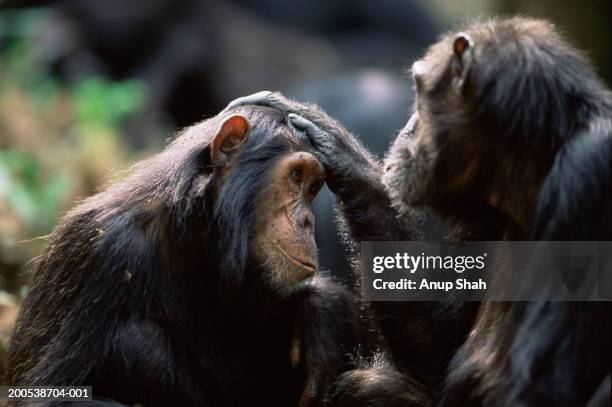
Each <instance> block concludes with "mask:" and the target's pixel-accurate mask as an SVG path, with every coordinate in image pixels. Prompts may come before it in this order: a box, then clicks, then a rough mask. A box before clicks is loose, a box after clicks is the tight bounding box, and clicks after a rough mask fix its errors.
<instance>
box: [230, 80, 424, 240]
mask: <svg viewBox="0 0 612 407" xmlns="http://www.w3.org/2000/svg"><path fill="white" fill-rule="evenodd" d="M249 104H254V105H264V106H270V107H273V108H275V109H278V110H280V111H282V112H284V113H287V114H289V121H290V123H291V124H292V125H293V127H294V128H296V129H297V130H300V131H304V132H305V133H306V135H307V136H308V137H309V139H310V142H311V143H312V145H313V147H314V148H315V151H314V153H315V154H316V156H317V158H318V159H319V160H320V161H321V163H322V164H323V166H324V167H325V170H326V172H327V185H328V186H329V188H330V190H331V191H332V192H333V193H334V194H336V196H337V197H338V204H339V206H340V209H341V213H342V215H343V216H344V218H345V219H344V220H345V223H346V227H347V228H348V232H349V234H350V236H351V237H352V238H353V239H354V240H356V241H362V240H414V239H417V238H418V237H419V233H418V232H417V228H416V226H415V225H414V224H413V222H412V220H411V219H410V218H409V217H406V216H403V217H401V218H399V217H398V212H397V211H396V210H395V209H394V208H393V207H392V206H391V202H390V200H389V196H388V194H387V191H386V190H385V187H384V185H383V183H382V182H381V176H382V166H381V164H380V162H379V161H378V160H377V159H376V158H375V157H374V156H372V154H370V153H369V152H368V150H366V149H365V148H364V147H363V146H362V145H361V143H360V142H359V141H358V140H357V139H356V138H355V136H353V135H352V134H351V133H350V132H349V131H348V130H347V129H346V128H345V127H344V126H342V125H341V124H340V123H338V122H337V121H336V120H334V119H333V118H332V117H330V116H329V115H327V114H326V113H325V112H323V111H322V110H321V109H320V108H319V107H318V106H316V105H314V104H310V103H300V102H297V101H294V100H291V99H289V98H286V97H285V96H283V95H282V94H280V93H278V92H269V91H264V92H259V93H256V94H253V95H250V96H245V97H242V98H239V99H236V100H234V101H233V102H231V103H230V104H229V105H228V107H227V109H232V108H235V107H238V106H242V105H249ZM296 115H297V116H296Z"/></svg>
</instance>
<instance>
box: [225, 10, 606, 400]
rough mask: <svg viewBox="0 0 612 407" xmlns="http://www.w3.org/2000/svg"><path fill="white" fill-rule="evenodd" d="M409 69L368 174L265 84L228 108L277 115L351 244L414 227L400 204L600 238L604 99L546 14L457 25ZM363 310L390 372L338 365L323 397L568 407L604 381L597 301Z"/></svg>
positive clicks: (364, 158)
mask: <svg viewBox="0 0 612 407" xmlns="http://www.w3.org/2000/svg"><path fill="white" fill-rule="evenodd" d="M412 73H413V78H414V83H415V87H416V93H417V97H416V101H415V113H414V114H413V115H412V117H411V119H410V120H409V121H408V123H407V125H406V126H405V127H404V129H403V130H402V131H401V132H400V134H399V136H398V138H397V139H396V141H395V143H394V145H393V146H392V148H391V150H390V153H389V155H388V157H387V159H386V161H385V169H384V174H383V171H382V170H381V168H380V167H379V166H378V164H377V163H376V162H374V161H373V160H372V159H371V157H370V156H369V155H368V154H367V152H365V151H364V150H363V149H362V148H361V147H359V144H358V142H356V141H355V139H354V138H353V137H352V136H351V135H350V134H349V133H348V132H347V131H346V130H344V129H343V128H341V127H340V126H339V125H338V124H337V123H335V122H334V121H333V120H331V119H329V118H327V117H326V116H325V115H324V114H323V113H322V112H320V111H319V110H317V109H316V107H315V106H312V105H303V104H298V103H296V102H293V101H290V100H288V99H286V98H284V97H283V96H282V95H279V94H274V93H270V92H262V93H259V94H255V95H252V96H248V97H245V98H242V99H238V100H237V101H235V102H234V103H233V104H232V105H233V106H236V105H239V104H241V103H247V102H248V103H256V104H264V105H268V106H272V107H275V108H277V109H280V110H282V111H285V112H290V114H289V118H290V120H291V122H292V123H293V124H294V125H295V126H296V127H297V128H301V129H303V130H304V131H305V132H306V134H307V135H308V137H309V138H310V140H311V143H312V144H313V145H314V146H315V148H316V150H317V152H316V155H317V157H318V158H319V160H320V161H321V162H322V163H323V165H324V166H325V167H326V170H327V173H328V184H329V185H330V187H331V188H332V191H333V192H335V193H336V194H337V195H338V200H339V206H340V208H341V211H340V212H341V215H342V216H343V220H344V222H345V223H346V226H347V230H348V233H349V234H350V235H351V236H352V237H353V238H354V239H355V240H402V239H412V238H415V237H417V233H415V232H414V229H413V228H412V227H411V225H410V224H409V221H408V219H410V218H411V217H413V213H414V209H413V208H414V207H425V208H430V209H433V210H434V211H435V212H436V213H437V214H439V215H441V216H443V217H445V218H447V219H449V220H450V221H451V222H452V223H453V225H454V232H453V238H454V239H475V240H502V239H508V240H521V239H533V240H538V239H542V240H559V239H574V240H597V239H601V240H610V239H612V223H611V221H610V219H611V216H612V215H611V214H612V176H611V166H612V96H611V93H610V91H609V90H607V89H606V87H605V86H604V85H603V84H602V83H601V82H600V80H599V79H598V78H597V76H596V75H595V74H594V72H593V71H592V69H591V68H590V67H589V66H588V64H587V63H586V62H585V61H584V58H583V57H582V56H581V54H580V53H579V52H578V51H576V50H575V49H574V48H572V47H571V46H570V45H568V44H567V43H566V42H565V41H564V40H563V39H562V38H561V37H560V36H559V35H558V34H557V33H556V32H555V31H554V29H553V27H552V26H551V25H550V24H549V23H546V22H543V21H537V20H531V19H522V18H512V19H503V20H490V21H482V22H476V23H473V24H471V25H469V26H467V27H466V28H465V29H464V30H463V31H462V32H460V33H458V34H455V33H453V34H450V35H447V36H445V37H444V38H443V39H442V40H441V41H440V42H439V43H437V44H435V45H434V46H432V47H431V49H430V50H429V51H428V53H427V55H426V56H425V58H424V59H423V60H421V61H418V62H416V63H415V64H414V65H413V68H412ZM381 176H382V181H381V178H380V177H381ZM385 189H386V191H387V192H388V195H386V194H385ZM389 203H391V207H390V206H389ZM398 214H399V216H400V218H399V219H396V217H395V216H396V215H398ZM474 307H477V315H476V314H475V312H474V311H475V308H474ZM371 308H372V309H373V311H374V314H375V319H376V320H377V322H378V323H379V325H380V327H381V330H382V333H383V335H384V337H385V339H386V341H387V344H388V349H389V352H390V355H391V360H392V361H393V362H394V364H395V369H396V370H394V369H392V368H391V367H387V368H380V367H373V368H370V369H366V370H357V371H354V372H347V373H345V375H343V377H342V378H341V380H340V382H339V384H338V386H337V389H336V393H335V395H334V399H333V401H334V402H335V405H353V406H354V405H364V406H366V405H367V406H372V405H385V406H389V405H393V406H395V405H428V404H433V403H436V402H437V403H439V404H441V405H458V406H459V405H490V406H498V405H508V406H510V405H584V404H586V403H587V402H588V400H589V398H590V397H591V395H593V394H594V393H595V391H596V390H597V388H598V386H600V383H601V386H603V388H604V390H602V387H600V388H599V392H598V394H599V393H605V386H606V385H607V386H608V388H609V383H610V380H609V373H610V348H611V346H610V345H611V344H612V341H611V334H610V321H609V313H610V307H609V305H607V304H604V303H549V302H539V303H535V302H534V303H525V302H523V303H520V302H519V303H499V302H497V303H496V302H490V303H483V304H481V305H479V304H478V303H467V304H452V303H437V304H436V303H379V302H377V303H373V304H371ZM466 338H467V340H466ZM464 341H465V343H462V342H464ZM447 370H448V372H449V373H448V375H447V374H446V373H447ZM398 372H399V373H401V374H403V375H404V376H405V380H401V379H398ZM606 376H607V379H606ZM413 378H416V379H417V382H418V383H419V384H423V385H425V389H423V388H422V387H421V386H414V385H411V383H410V382H411V381H412V380H413ZM385 383H386V384H385ZM394 383H395V385H394ZM606 383H607V384H606ZM382 384H385V386H386V387H387V390H386V391H384V390H383V389H382V387H383V385H382ZM407 392H409V393H412V394H408V395H407V394H406V393H407ZM411 396H412V397H411Z"/></svg>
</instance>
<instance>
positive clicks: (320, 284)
mask: <svg viewBox="0 0 612 407" xmlns="http://www.w3.org/2000/svg"><path fill="white" fill-rule="evenodd" d="M291 301H292V302H293V303H294V304H295V306H296V318H295V320H296V325H295V333H294V338H293V341H292V345H291V349H290V355H289V356H290V359H291V363H292V364H293V365H295V366H300V365H301V366H303V367H304V369H305V371H306V383H305V386H304V392H303V394H302V398H301V400H300V404H299V405H300V407H305V406H311V405H319V404H320V403H321V401H322V400H323V399H324V398H325V397H326V394H327V391H328V389H329V387H330V385H332V384H333V383H334V382H335V380H336V379H337V378H338V376H339V375H340V374H341V373H343V372H345V371H347V370H350V369H352V368H354V367H355V366H354V359H355V357H354V355H355V352H357V348H358V336H359V333H358V331H359V324H358V321H359V313H358V309H357V305H356V302H355V299H354V298H353V296H352V295H351V294H350V293H349V292H348V291H347V290H346V289H344V288H343V287H341V286H340V285H337V284H335V283H334V282H332V281H331V280H329V279H327V278H324V277H321V276H315V277H313V278H312V280H310V281H308V282H307V283H305V284H303V285H301V286H300V287H299V288H298V289H297V290H296V291H295V292H294V293H293V294H292V297H291Z"/></svg>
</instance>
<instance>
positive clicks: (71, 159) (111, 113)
mask: <svg viewBox="0 0 612 407" xmlns="http://www.w3.org/2000/svg"><path fill="white" fill-rule="evenodd" d="M45 18H47V15H46V14H45V13H44V12H40V10H37V11H35V12H32V11H23V12H20V11H11V12H4V11H0V285H5V287H4V288H5V289H8V290H9V291H10V290H11V287H9V286H11V285H12V286H13V287H12V288H13V290H14V291H16V292H15V293H16V294H18V295H19V291H20V287H21V285H22V283H23V282H22V283H19V282H16V283H13V284H10V283H9V282H10V281H14V280H15V279H19V278H20V277H16V275H17V274H19V275H21V271H23V269H25V268H26V264H27V262H28V261H29V260H30V259H31V258H32V257H34V256H36V255H37V254H39V253H40V250H41V245H42V244H43V243H44V241H39V240H34V241H30V239H32V238H34V237H36V236H40V235H46V234H48V233H49V232H50V231H51V229H52V228H53V227H54V226H55V225H56V224H57V222H58V220H59V217H60V215H61V213H62V211H65V210H67V209H69V208H70V207H71V206H72V205H73V204H74V202H75V200H76V199H77V198H78V197H82V196H87V195H89V194H91V193H92V192H93V191H94V190H95V189H96V188H98V187H99V186H100V184H101V183H103V182H105V181H107V180H108V178H109V176H108V174H109V170H111V169H121V168H125V167H126V166H127V163H128V161H129V160H131V159H133V158H134V157H133V153H132V152H131V151H130V150H129V148H127V146H126V144H125V143H124V135H123V133H122V132H123V129H122V123H123V122H124V120H125V119H126V118H128V117H129V116H130V115H134V114H136V113H138V112H139V111H140V110H141V109H142V107H143V106H144V104H145V103H146V100H147V88H146V85H145V84H144V83H142V82H140V81H137V80H126V81H122V82H115V81H111V80H108V79H106V78H103V77H87V78H83V79H82V80H80V81H79V82H77V83H74V84H65V83H61V82H60V81H58V80H57V79H55V78H54V77H53V76H52V75H51V72H50V70H49V67H48V65H47V64H46V63H45V60H44V58H43V56H42V52H41V49H40V48H39V45H38V38H37V34H36V28H35V27H37V26H38V25H40V24H41V23H44V19H45ZM23 240H27V241H28V242H26V243H20V242H21V241H23ZM2 288H3V287H1V286H0V293H1V292H2Z"/></svg>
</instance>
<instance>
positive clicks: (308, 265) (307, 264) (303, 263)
mask: <svg viewBox="0 0 612 407" xmlns="http://www.w3.org/2000/svg"><path fill="white" fill-rule="evenodd" d="M279 250H280V252H281V253H282V254H283V255H284V256H285V257H286V258H287V260H289V261H290V262H291V263H293V264H294V265H296V266H297V267H298V268H300V269H302V270H304V271H306V272H308V273H310V274H313V273H314V272H315V271H316V270H317V267H316V266H315V264H314V263H313V262H311V261H308V260H303V259H300V258H298V257H294V256H291V255H289V253H287V252H286V251H285V250H284V249H283V248H281V247H279Z"/></svg>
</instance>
